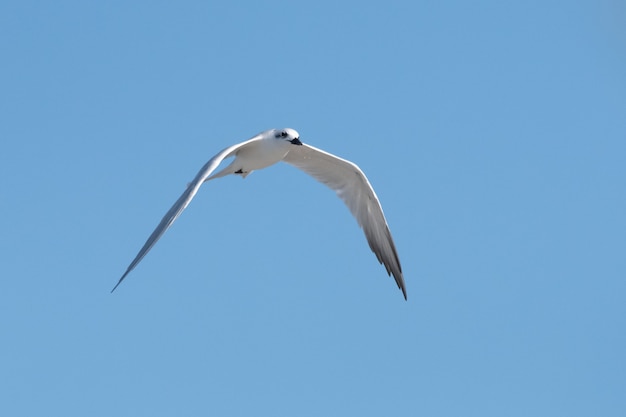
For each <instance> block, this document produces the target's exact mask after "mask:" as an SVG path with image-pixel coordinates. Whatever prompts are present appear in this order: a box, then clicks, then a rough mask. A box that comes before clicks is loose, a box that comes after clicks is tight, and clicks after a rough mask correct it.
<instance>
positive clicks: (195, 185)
mask: <svg viewBox="0 0 626 417" xmlns="http://www.w3.org/2000/svg"><path fill="white" fill-rule="evenodd" d="M258 140H259V137H258V136H255V137H253V138H252V139H249V140H247V141H245V142H241V143H239V144H237V145H233V146H229V147H228V148H226V149H223V150H222V151H221V152H219V153H218V154H217V155H215V156H214V157H213V158H211V159H210V160H209V162H207V163H206V164H204V166H203V167H202V169H200V171H199V172H198V174H196V177H195V178H194V179H193V181H191V182H190V183H189V185H187V189H185V192H183V194H182V195H181V196H180V197H179V198H178V200H176V202H175V203H174V205H173V206H172V207H171V208H170V209H169V211H168V212H167V213H165V216H163V218H162V219H161V222H160V223H159V225H158V226H157V227H156V229H154V231H153V232H152V234H151V235H150V237H149V238H148V240H146V243H144V245H143V247H142V248H141V250H140V251H139V253H138V254H137V256H135V259H133V261H132V262H131V263H130V265H129V266H128V268H126V272H124V275H122V277H121V278H120V280H119V281H118V282H117V284H115V287H113V289H112V290H111V292H113V291H115V289H116V288H117V287H118V285H120V284H121V283H122V281H123V280H124V278H126V275H128V273H129V272H130V271H132V270H133V269H134V268H135V267H136V266H137V264H139V262H141V260H142V259H143V257H144V256H146V254H147V253H148V252H149V251H150V249H152V247H153V246H154V244H155V243H157V241H158V240H159V238H161V236H163V233H165V231H166V230H167V229H169V227H170V226H171V225H172V223H174V221H175V220H176V219H177V218H178V216H180V214H181V213H182V212H183V210H185V208H187V206H188V205H189V203H190V202H191V199H193V197H194V196H195V195H196V193H197V192H198V189H200V186H201V185H202V183H203V182H204V181H205V180H206V179H207V178H208V177H209V176H210V175H211V173H212V172H213V171H214V170H215V168H217V167H218V166H219V164H220V163H221V162H222V161H223V160H224V159H226V158H228V157H229V156H233V155H234V154H235V153H236V152H237V151H238V150H239V149H241V148H242V147H244V146H246V145H248V144H249V143H251V142H254V141H258Z"/></svg>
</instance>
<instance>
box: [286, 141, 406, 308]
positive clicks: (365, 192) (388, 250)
mask: <svg viewBox="0 0 626 417" xmlns="http://www.w3.org/2000/svg"><path fill="white" fill-rule="evenodd" d="M283 160H284V161H285V162H287V163H288V164H291V165H293V166H295V167H297V168H300V169H301V170H303V171H304V172H306V173H307V174H309V175H311V176H312V177H313V178H315V179H316V180H318V181H320V182H321V183H323V184H325V185H327V186H328V187H330V188H331V189H332V190H334V191H335V192H336V193H337V196H339V198H341V199H342V200H343V202H344V203H345V204H346V205H347V206H348V208H349V209H350V212H351V213H352V215H353V216H354V217H356V220H357V222H358V223H359V226H361V228H362V229H363V232H364V233H365V237H366V238H367V242H368V243H369V246H370V248H371V249H372V252H374V254H375V255H376V258H378V261H379V262H380V263H381V264H383V265H384V266H385V269H386V270H387V273H388V274H389V275H392V274H393V277H394V279H395V280H396V284H398V288H400V289H401V290H402V294H403V295H404V298H405V299H406V287H405V285H404V277H403V275H402V267H401V266H400V260H399V259H398V253H397V251H396V246H395V244H394V243H393V239H392V237H391V232H390V231H389V227H388V226H387V220H386V219H385V215H384V214H383V208H382V207H381V205H380V202H379V201H378V197H377V196H376V193H375V192H374V189H373V188H372V186H371V185H370V183H369V181H368V180H367V177H366V176H365V174H364V173H363V171H361V169H360V168H359V167H358V166H356V165H355V164H353V163H352V162H350V161H347V160H345V159H342V158H339V157H337V156H335V155H332V154H330V153H328V152H325V151H323V150H321V149H317V148H314V147H313V146H309V145H306V144H303V145H302V146H293V147H292V148H291V149H290V150H289V153H287V155H286V156H285V158H284V159H283Z"/></svg>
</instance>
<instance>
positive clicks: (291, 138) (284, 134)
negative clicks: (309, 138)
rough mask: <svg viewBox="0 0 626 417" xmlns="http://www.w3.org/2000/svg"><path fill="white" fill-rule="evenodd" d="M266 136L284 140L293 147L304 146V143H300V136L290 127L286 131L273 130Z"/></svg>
mask: <svg viewBox="0 0 626 417" xmlns="http://www.w3.org/2000/svg"><path fill="white" fill-rule="evenodd" d="M266 134H267V135H268V137H270V138H273V139H278V140H284V141H287V142H289V143H291V144H292V145H302V142H300V134H299V133H298V132H296V131H295V130H294V129H290V128H288V127H287V128H284V129H271V130H268V131H267V132H266Z"/></svg>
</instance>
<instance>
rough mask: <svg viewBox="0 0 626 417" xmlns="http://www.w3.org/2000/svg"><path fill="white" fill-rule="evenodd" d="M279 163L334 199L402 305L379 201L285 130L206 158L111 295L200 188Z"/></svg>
mask: <svg viewBox="0 0 626 417" xmlns="http://www.w3.org/2000/svg"><path fill="white" fill-rule="evenodd" d="M229 157H234V159H233V161H232V162H231V163H230V164H229V165H228V166H227V167H226V168H224V169H222V170H221V171H219V172H217V173H215V174H213V171H215V169H216V168H217V167H218V166H219V165H220V164H221V163H222V161H223V160H224V159H226V158H229ZM279 161H285V162H286V163H288V164H290V165H293V166H295V167H296V168H299V169H301V170H302V171H304V172H306V173H307V174H309V175H310V176H312V177H313V178H315V179H316V180H318V181H320V182H321V183H323V184H325V185H326V186H328V187H329V188H331V189H332V190H333V191H335V193H337V196H338V197H339V198H341V199H342V200H343V202H344V203H345V204H346V206H348V208H349V209H350V212H351V213H352V215H353V216H354V217H355V218H356V220H357V222H358V223H359V226H360V227H361V228H362V229H363V232H364V233H365V237H366V238H367V242H368V243H369V246H370V249H371V250H372V252H374V254H375V255H376V258H377V259H378V262H380V263H381V264H383V265H384V266H385V269H386V270H387V274H388V275H389V276H391V275H393V277H394V279H395V280H396V284H397V285H398V288H399V289H400V290H401V291H402V294H403V295H404V299H405V300H406V299H407V297H406V287H405V285H404V278H403V276H402V267H401V266H400V259H399V258H398V253H397V251H396V246H395V244H394V243H393V239H392V237H391V232H390V231H389V226H387V220H386V219H385V215H384V214H383V209H382V207H381V205H380V202H379V201H378V197H376V193H375V192H374V189H373V188H372V186H371V185H370V183H369V181H368V180H367V177H365V174H364V173H363V171H361V169H360V168H359V167H358V166H356V165H355V164H354V163H352V162H350V161H347V160H345V159H342V158H339V157H337V156H335V155H332V154H330V153H328V152H325V151H323V150H321V149H317V148H314V147H313V146H309V145H307V144H304V143H302V142H301V141H300V135H299V134H298V132H296V131H295V130H294V129H289V128H286V129H270V130H266V131H265V132H262V133H259V134H258V135H256V136H254V137H252V138H251V139H248V140H247V141H244V142H241V143H239V144H237V145H232V146H229V147H227V148H225V149H223V150H222V151H220V152H218V153H217V155H215V156H214V157H213V158H211V159H210V160H209V162H207V163H206V164H205V165H204V166H203V167H202V169H200V171H199V172H198V174H196V177H195V178H194V179H193V181H191V182H190V183H189V184H188V185H187V188H186V189H185V191H184V192H183V194H182V195H181V196H180V197H179V198H178V200H176V202H175V203H174V205H173V206H172V208H170V209H169V211H168V212H167V213H165V216H163V219H161V222H160V223H159V224H158V226H157V227H156V229H154V231H153V232H152V234H151V235H150V237H149V238H148V240H146V243H145V244H144V245H143V247H142V248H141V250H140V251H139V253H138V254H137V256H135V259H133V261H132V262H131V263H130V265H129V266H128V268H127V269H126V272H124V275H122V277H121V278H120V280H119V281H118V282H117V284H116V285H115V287H113V289H112V290H111V292H113V291H115V289H116V288H117V287H118V286H119V285H120V284H121V283H122V281H123V280H124V278H126V276H127V275H128V274H129V272H130V271H132V270H133V269H134V268H135V267H136V266H137V264H139V262H141V260H142V259H143V257H144V256H146V254H147V253H148V252H149V251H150V249H152V247H153V246H154V244H155V243H156V242H157V241H158V240H159V239H160V238H161V236H163V234H164V233H165V231H166V230H167V229H169V227H170V226H171V225H172V223H174V221H175V220H176V219H177V218H178V216H180V214H181V213H182V212H183V210H185V208H187V206H188V205H189V203H190V202H191V200H192V199H193V197H194V196H195V195H196V193H197V192H198V190H199V189H200V186H201V185H202V184H204V183H205V182H207V181H209V180H212V179H215V178H220V177H224V176H226V175H229V174H235V175H241V177H242V178H245V177H246V176H248V175H250V173H252V171H255V170H259V169H263V168H266V167H269V166H270V165H274V164H275V163H277V162H279Z"/></svg>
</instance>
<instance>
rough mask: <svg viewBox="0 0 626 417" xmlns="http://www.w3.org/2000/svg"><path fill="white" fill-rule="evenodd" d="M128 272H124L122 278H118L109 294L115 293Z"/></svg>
mask: <svg viewBox="0 0 626 417" xmlns="http://www.w3.org/2000/svg"><path fill="white" fill-rule="evenodd" d="M129 272H130V271H126V272H124V275H122V278H120V280H119V281H117V284H115V287H113V289H112V290H111V294H113V291H115V289H116V288H117V287H118V286H119V285H120V284H121V283H122V281H124V278H126V275H128V273H129Z"/></svg>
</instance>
